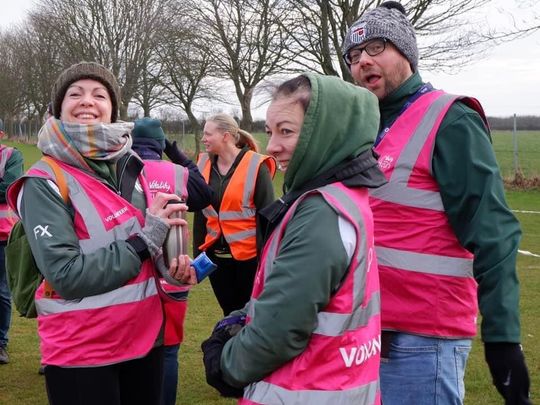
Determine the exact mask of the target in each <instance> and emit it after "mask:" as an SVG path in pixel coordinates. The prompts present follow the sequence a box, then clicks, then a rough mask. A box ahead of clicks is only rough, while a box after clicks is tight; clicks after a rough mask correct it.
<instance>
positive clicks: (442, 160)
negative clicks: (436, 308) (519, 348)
mask: <svg viewBox="0 0 540 405" xmlns="http://www.w3.org/2000/svg"><path fill="white" fill-rule="evenodd" d="M422 84H423V83H422V79H421V77H420V75H419V73H418V72H417V73H415V74H414V75H413V76H411V77H410V78H409V79H408V80H407V81H406V82H405V83H403V84H402V85H401V87H399V88H398V89H396V90H395V91H394V92H393V93H391V94H389V95H388V96H387V97H386V98H385V99H384V100H382V101H381V103H380V109H381V124H380V128H384V127H386V126H388V125H390V124H391V123H392V122H394V120H395V119H396V118H397V115H398V113H399V111H400V110H401V108H402V106H403V105H404V103H405V102H406V101H407V99H408V97H409V96H410V95H411V94H414V93H415V92H416V91H417V90H418V89H419V88H420V87H421V86H422ZM433 174H434V177H435V180H436V181H437V183H438V185H439V188H440V194H441V198H442V202H443V205H444V207H445V210H446V215H447V216H448V220H449V221H450V224H451V226H452V228H453V229H454V232H455V233H456V236H457V238H458V240H459V241H460V243H461V244H462V245H463V246H464V247H465V248H466V249H467V250H469V251H470V252H471V253H473V254H474V266H473V270H474V277H475V279H476V281H477V283H478V303H479V308H480V313H481V314H482V325H481V332H482V339H483V341H485V342H515V343H518V342H520V323H519V282H518V279H517V274H516V256H517V253H518V252H517V250H518V246H519V241H520V238H521V230H520V226H519V222H518V221H517V219H516V218H515V216H514V215H513V214H512V212H511V211H510V209H509V208H508V205H507V204H506V201H505V195H504V185H503V181H502V178H501V174H500V171H499V167H498V165H497V160H496V158H495V153H494V151H493V147H492V145H491V136H490V134H489V131H488V130H487V129H486V127H485V125H484V123H483V121H482V119H481V118H480V116H479V115H478V113H476V112H475V111H473V110H472V109H471V108H469V107H467V106H466V105H464V104H463V103H460V102H457V103H454V104H453V105H452V106H451V107H450V109H449V110H448V112H447V114H446V116H445V117H444V119H443V121H442V123H441V126H440V128H439V131H438V132H437V136H436V139H435V149H434V153H433Z"/></svg>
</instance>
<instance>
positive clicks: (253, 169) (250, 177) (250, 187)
mask: <svg viewBox="0 0 540 405" xmlns="http://www.w3.org/2000/svg"><path fill="white" fill-rule="evenodd" d="M244 156H245V155H244ZM262 159H263V156H262V155H259V154H258V153H254V154H252V158H251V160H250V161H249V166H248V170H247V175H246V180H245V183H244V194H243V196H242V207H248V206H249V201H250V199H251V196H252V195H253V192H254V190H255V182H256V180H257V168H258V167H259V163H260V162H261V160H262ZM253 215H255V214H253Z"/></svg>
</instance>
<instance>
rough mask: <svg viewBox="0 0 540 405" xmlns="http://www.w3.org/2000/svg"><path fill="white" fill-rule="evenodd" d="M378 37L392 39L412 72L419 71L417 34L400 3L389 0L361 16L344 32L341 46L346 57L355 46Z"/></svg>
mask: <svg viewBox="0 0 540 405" xmlns="http://www.w3.org/2000/svg"><path fill="white" fill-rule="evenodd" d="M376 38H385V39H387V40H389V41H390V42H392V44H394V45H395V47H396V48H397V49H399V51H400V52H401V53H402V54H403V56H405V57H406V58H407V60H408V61H409V63H410V64H411V67H412V70H413V72H416V70H417V68H418V46H417V44H416V34H415V33H414V27H413V26H412V24H411V22H410V21H409V20H408V18H407V16H406V15H405V9H404V8H403V6H402V5H401V4H399V3H398V2H395V1H388V2H385V3H382V4H381V5H380V6H379V7H377V8H374V9H373V10H371V11H368V12H367V13H365V14H364V15H363V16H362V17H360V18H359V19H358V20H357V21H356V22H355V23H354V24H353V25H352V26H351V28H349V31H348V32H347V34H346V35H345V40H344V41H343V46H342V53H343V57H345V55H346V54H347V53H348V52H349V51H350V50H351V49H352V48H354V47H355V46H358V45H361V44H363V43H364V42H367V41H370V40H372V39H376Z"/></svg>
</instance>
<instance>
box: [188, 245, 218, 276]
mask: <svg viewBox="0 0 540 405" xmlns="http://www.w3.org/2000/svg"><path fill="white" fill-rule="evenodd" d="M191 265H192V266H193V267H194V268H195V274H196V275H197V283H200V282H201V281H203V280H204V278H205V277H206V276H208V275H210V273H212V272H213V271H214V270H216V269H217V265H216V264H215V263H214V262H212V260H210V259H209V258H208V256H206V253H205V252H202V253H201V254H200V255H199V256H197V257H196V258H195V259H193V261H192V262H191Z"/></svg>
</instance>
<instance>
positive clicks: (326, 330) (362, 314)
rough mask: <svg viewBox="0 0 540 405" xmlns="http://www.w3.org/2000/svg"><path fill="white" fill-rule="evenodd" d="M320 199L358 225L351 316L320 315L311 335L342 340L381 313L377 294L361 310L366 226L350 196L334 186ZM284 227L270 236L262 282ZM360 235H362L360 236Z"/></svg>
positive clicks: (250, 308) (251, 305)
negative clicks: (329, 201) (334, 205)
mask: <svg viewBox="0 0 540 405" xmlns="http://www.w3.org/2000/svg"><path fill="white" fill-rule="evenodd" d="M319 191H320V192H321V195H322V196H323V198H324V196H325V194H329V195H331V196H333V197H334V198H335V199H336V200H337V201H338V202H339V203H340V204H341V205H342V206H343V209H344V210H346V212H347V213H348V214H349V215H350V216H351V217H352V219H353V220H354V221H355V224H356V225H357V226H356V227H355V230H356V238H357V249H356V250H357V252H356V258H355V260H354V261H355V262H356V268H354V269H352V268H350V266H349V269H348V271H353V272H354V279H353V296H354V303H353V308H354V309H353V312H352V313H350V314H339V313H333V312H319V313H318V314H317V318H318V325H317V328H316V329H315V331H314V333H318V334H320V335H324V336H341V335H343V334H344V333H345V332H347V331H349V330H354V329H357V328H358V327H361V326H364V325H367V323H368V322H369V319H370V318H371V317H372V316H374V315H377V314H379V313H380V294H379V293H378V292H377V293H375V294H373V295H372V296H371V297H370V299H369V302H368V304H367V306H366V307H362V306H361V303H362V300H363V298H364V295H365V285H366V276H367V274H366V271H362V269H367V260H368V253H367V249H366V243H367V240H365V238H362V239H360V235H363V234H366V232H365V225H364V218H363V215H362V213H361V212H360V210H359V209H358V207H357V206H356V204H355V203H354V201H352V200H351V199H350V198H349V196H348V195H347V194H346V193H345V191H343V190H342V189H340V188H338V187H336V186H333V185H328V186H324V187H322V188H321V189H320V190H319ZM308 194H309V193H306V194H303V195H302V196H300V197H299V198H298V200H297V201H296V202H295V203H294V204H293V206H292V207H291V208H290V211H291V215H292V214H294V210H296V208H297V206H298V204H299V203H300V202H301V201H302V200H303V199H304V198H306V196H307V195H308ZM337 212H338V214H339V215H342V214H341V212H340V211H339V210H337ZM287 217H288V218H290V217H291V216H289V213H287ZM284 226H286V224H285V223H284V221H281V223H280V224H279V225H278V227H277V228H276V230H275V231H274V232H273V233H272V237H271V240H270V245H269V247H268V253H267V256H266V258H265V263H264V266H265V268H264V275H265V276H264V278H265V282H266V279H267V277H268V275H269V274H270V273H271V271H272V266H273V262H274V259H275V258H276V256H277V249H279V246H278V239H280V238H279V237H278V236H279V235H281V233H282V232H283V227H284ZM358 229H360V230H361V231H360V233H359V232H358ZM362 231H363V232H362ZM255 303H256V299H254V298H252V299H251V300H250V302H249V305H248V315H249V316H250V317H253V316H254V312H253V308H254V306H255Z"/></svg>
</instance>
